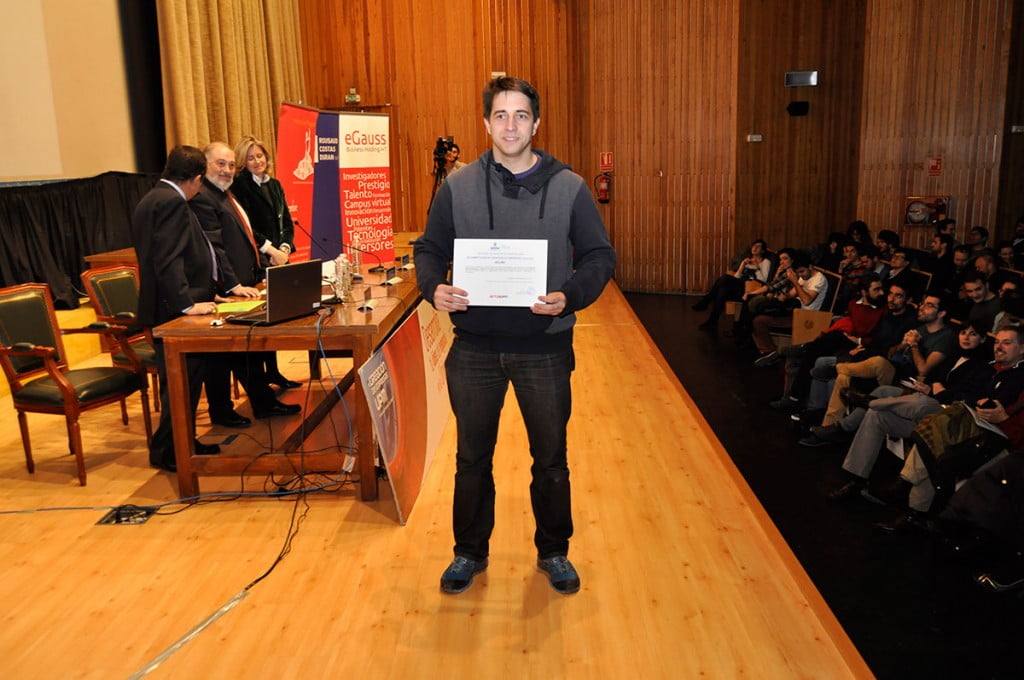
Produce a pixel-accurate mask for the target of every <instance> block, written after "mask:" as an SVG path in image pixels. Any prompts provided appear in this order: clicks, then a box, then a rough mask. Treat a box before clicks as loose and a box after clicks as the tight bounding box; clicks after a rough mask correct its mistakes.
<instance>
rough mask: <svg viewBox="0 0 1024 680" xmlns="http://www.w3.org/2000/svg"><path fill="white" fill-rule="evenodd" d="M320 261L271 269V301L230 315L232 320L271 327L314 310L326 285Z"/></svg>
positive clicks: (283, 265)
mask: <svg viewBox="0 0 1024 680" xmlns="http://www.w3.org/2000/svg"><path fill="white" fill-rule="evenodd" d="M321 271H322V267H321V265H320V260H309V261H307V262H296V263H294V264H282V265H279V266H277V267H268V268H267V300H266V303H264V305H263V306H262V307H261V308H260V309H256V310H253V311H251V312H246V313H245V314H236V315H234V316H229V317H227V322H228V323H237V324H244V325H249V326H252V325H256V326H270V325H272V324H275V323H281V322H282V321H288V320H289V319H295V318H298V317H300V316H306V315H307V314H312V313H314V312H315V311H316V310H317V309H319V308H320V300H321V299H322V296H321V289H322V286H323V276H322V274H321Z"/></svg>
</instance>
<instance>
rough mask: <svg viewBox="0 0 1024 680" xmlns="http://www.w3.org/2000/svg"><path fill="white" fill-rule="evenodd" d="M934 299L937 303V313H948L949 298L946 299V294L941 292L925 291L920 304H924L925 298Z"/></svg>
mask: <svg viewBox="0 0 1024 680" xmlns="http://www.w3.org/2000/svg"><path fill="white" fill-rule="evenodd" d="M930 297H932V298H935V299H936V300H938V301H939V303H938V305H939V306H938V309H937V310H936V311H937V312H947V311H949V298H947V297H946V293H945V292H944V291H942V290H938V289H936V288H932V289H931V290H928V291H925V294H924V295H922V296H921V302H924V299H925V298H930Z"/></svg>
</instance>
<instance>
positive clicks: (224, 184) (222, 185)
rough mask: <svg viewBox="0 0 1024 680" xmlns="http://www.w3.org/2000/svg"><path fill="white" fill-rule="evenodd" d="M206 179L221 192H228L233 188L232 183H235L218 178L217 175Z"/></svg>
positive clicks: (231, 180)
mask: <svg viewBox="0 0 1024 680" xmlns="http://www.w3.org/2000/svg"><path fill="white" fill-rule="evenodd" d="M206 179H208V180H210V183H211V184H213V185H214V186H215V187H217V188H218V189H220V190H221V191H227V190H228V189H229V188H230V187H231V183H232V182H233V181H234V180H233V179H230V180H227V181H224V180H222V179H221V178H220V177H217V176H216V175H214V176H213V177H207V178H206Z"/></svg>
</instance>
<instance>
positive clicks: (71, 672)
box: [0, 286, 870, 678]
mask: <svg viewBox="0 0 1024 680" xmlns="http://www.w3.org/2000/svg"><path fill="white" fill-rule="evenodd" d="M575 346H576V355H577V371H576V373H575V375H574V378H573V381H574V397H575V404H574V416H573V419H572V421H571V423H570V427H569V456H570V468H571V470H572V480H573V496H574V517H575V522H576V536H575V537H574V539H573V542H572V549H571V554H570V557H571V558H572V560H573V562H574V563H575V564H576V566H577V568H578V569H579V571H580V575H581V578H582V581H583V589H582V590H581V592H580V593H578V594H576V595H572V596H562V595H559V594H557V593H555V592H554V591H552V590H551V589H550V588H549V586H548V585H547V582H546V580H545V579H544V578H543V576H542V575H541V574H539V573H538V572H537V571H536V569H535V566H534V565H535V554H534V551H533V545H532V535H533V519H532V514H531V511H530V505H529V496H528V488H527V487H528V484H529V466H530V462H529V455H528V452H527V446H526V437H525V432H524V430H523V427H522V422H521V420H520V418H519V415H518V410H517V409H516V408H515V405H514V397H510V399H509V401H510V403H509V404H508V406H507V407H506V410H505V414H504V415H505V417H504V419H503V422H502V430H501V433H500V437H499V443H498V450H497V454H496V463H495V468H496V469H495V477H496V479H497V481H498V500H497V527H496V530H495V535H494V537H493V540H492V554H491V562H490V567H489V569H488V571H487V572H486V573H485V574H482V575H480V576H478V577H477V580H476V583H475V584H474V585H473V587H472V588H471V589H470V590H469V591H467V592H465V593H463V594H461V595H457V596H447V595H443V594H442V593H440V591H439V590H438V579H439V577H440V574H441V571H442V570H443V569H444V567H445V566H446V565H447V563H448V561H449V559H450V557H451V536H450V507H451V487H452V477H453V474H454V423H453V422H451V423H449V427H448V429H447V431H446V433H445V436H444V439H443V441H442V444H441V448H440V450H439V451H438V454H437V456H436V457H435V459H434V462H433V465H432V467H431V469H430V470H429V472H428V473H427V476H426V479H425V482H424V488H423V491H422V493H421V495H420V498H419V500H418V502H417V504H416V507H415V508H414V510H413V512H412V513H411V516H410V517H409V521H408V524H407V525H406V526H404V527H402V526H399V525H398V523H397V522H396V519H395V518H396V513H395V510H394V505H393V502H392V500H391V497H390V492H389V491H388V489H387V485H386V484H385V483H382V485H381V499H380V500H379V501H376V502H374V503H370V504H365V503H362V502H360V501H358V500H356V493H355V490H354V489H353V488H352V487H347V488H345V489H343V490H342V491H340V492H337V493H332V494H324V493H318V494H311V495H309V496H308V497H307V499H306V501H307V502H308V510H307V509H306V508H305V507H304V506H303V505H302V504H300V505H299V506H298V511H299V512H300V513H301V512H302V511H303V510H307V511H306V515H305V519H304V521H302V523H301V525H300V527H299V530H298V534H297V535H296V536H295V537H294V540H293V541H292V543H291V551H290V553H289V554H288V555H287V556H285V557H284V558H283V560H282V561H281V562H280V563H279V564H278V565H277V567H276V568H275V569H274V570H273V571H272V572H271V573H270V574H269V576H267V577H266V578H265V579H264V580H262V581H260V582H259V583H257V584H256V585H254V586H252V587H251V588H250V589H249V590H248V591H246V590H245V588H246V586H247V585H248V584H249V583H250V582H252V581H253V580H254V579H256V578H257V577H259V576H260V575H261V574H263V573H264V572H265V571H266V570H267V569H268V567H270V565H271V564H272V563H273V561H274V559H275V557H276V556H277V555H278V553H279V552H280V551H281V549H282V546H283V543H284V541H285V538H286V536H287V534H288V529H289V524H290V521H291V518H292V514H293V510H294V509H295V508H296V503H295V501H294V500H292V499H289V500H284V499H270V498H261V497H246V498H240V499H237V500H232V501H230V502H223V503H212V504H204V505H198V506H194V507H188V508H185V509H184V510H183V511H181V512H179V513H177V514H169V515H159V516H154V517H152V518H151V519H150V520H149V521H148V522H147V523H145V524H142V525H138V526H97V525H96V522H97V520H99V518H100V517H101V516H102V515H103V514H104V512H105V506H111V505H119V504H124V503H137V504H152V503H160V502H167V501H171V500H173V499H174V498H175V495H176V494H175V489H174V478H173V477H172V476H171V475H169V474H166V473H160V472H157V471H155V470H153V469H151V468H149V467H148V466H147V454H146V451H145V447H144V445H143V437H144V435H143V428H142V422H141V410H140V408H139V406H138V400H137V399H134V400H133V402H134V403H131V406H132V409H131V415H132V420H131V423H130V424H129V426H128V427H127V428H125V427H123V426H122V425H121V423H120V418H119V414H118V409H117V408H116V407H112V408H109V407H108V408H107V409H104V410H101V411H99V412H93V413H90V414H87V415H86V416H85V417H84V418H83V421H82V429H83V435H84V441H85V449H86V462H87V466H88V474H89V484H88V486H86V487H84V488H81V487H79V486H78V483H77V478H76V477H75V475H74V462H73V460H72V459H71V458H70V457H68V456H67V455H66V453H64V452H66V445H65V429H64V426H63V422H62V421H61V419H60V418H58V417H54V416H51V417H44V416H37V415H30V416H29V421H30V427H31V431H32V434H33V437H34V444H35V447H34V448H35V453H36V473H35V474H34V475H31V476H30V475H29V474H28V473H27V472H26V471H25V467H24V458H23V455H22V452H21V444H20V440H19V437H18V428H17V423H16V420H15V414H14V410H13V408H11V406H10V397H5V398H4V401H6V402H7V403H0V453H2V455H0V510H2V511H4V514H3V515H0V563H2V564H3V565H4V578H3V579H2V582H0V601H2V602H4V603H5V604H6V606H7V614H6V615H5V617H4V622H3V629H4V633H3V635H2V641H0V672H2V675H3V676H4V677H5V678H47V677H52V678H57V677H60V678H66V677H83V678H112V677H117V678H125V677H131V676H133V675H134V674H141V673H144V672H147V671H148V672H149V673H148V676H147V677H154V678H197V677H219V678H229V677H249V678H298V677H354V678H364V677H367V678H369V677H374V678H425V677H435V676H437V677H440V676H445V677H460V676H468V677H521V678H532V677H537V678H542V677H543V678H624V677H637V678H694V677H698V676H703V677H710V678H735V677H751V678H794V677H798V678H823V677H827V678H842V677H870V672H869V670H868V669H867V667H866V666H865V665H864V663H863V661H862V660H861V658H860V656H859V655H858V654H857V652H856V650H855V649H854V647H853V645H852V644H851V643H850V641H849V639H848V638H847V637H846V635H845V634H844V633H843V631H842V629H841V628H840V626H839V624H838V623H837V622H836V620H835V618H834V617H833V616H832V613H831V612H830V611H829V610H828V608H827V606H826V605H825V603H824V602H823V600H822V598H821V597H820V596H819V594H818V593H817V591H816V590H815V589H814V586H813V584H812V583H811V581H810V579H809V578H808V577H807V576H806V574H805V573H804V572H803V571H802V570H801V569H800V567H799V565H798V563H797V561H796V559H795V558H794V557H793V555H792V553H791V552H790V550H789V549H788V547H787V546H786V544H785V543H784V541H783V540H782V538H781V537H780V536H779V534H778V532H777V531H776V529H775V528H774V526H773V525H772V524H771V522H770V520H769V519H768V517H767V515H766V514H765V513H764V511H763V510H762V508H761V506H760V505H759V504H758V502H757V500H756V498H755V497H754V496H753V494H752V493H751V492H750V490H749V489H748V487H747V486H746V484H745V483H744V482H743V480H742V478H741V477H740V475H739V474H738V472H737V471H736V470H735V468H734V467H733V464H732V462H731V461H730V460H729V457H728V456H727V455H726V453H725V451H724V450H723V449H722V448H721V446H720V444H719V443H718V441H717V440H716V439H715V437H714V435H713V434H712V433H711V431H710V429H709V428H708V426H707V424H706V423H705V422H704V419H703V417H702V416H701V414H700V413H699V412H697V411H696V409H695V407H694V405H693V403H692V402H691V400H690V399H689V397H688V396H687V394H686V393H685V391H684V390H683V389H682V387H681V386H680V384H679V383H678V381H677V379H676V378H675V377H674V375H673V374H672V372H671V370H669V369H668V367H667V366H666V364H665V362H664V361H663V359H662V358H661V356H660V354H659V353H658V351H657V349H655V347H654V345H653V343H652V342H651V341H650V339H649V337H648V336H647V334H646V332H645V331H644V330H643V328H642V327H641V326H640V324H639V322H638V321H637V319H636V317H635V316H634V315H633V313H632V311H631V310H630V308H629V306H628V305H627V304H626V302H625V300H624V299H623V297H622V295H621V294H620V293H619V291H618V289H617V288H615V287H614V286H611V287H609V290H608V291H606V293H605V294H604V296H602V298H601V300H600V301H599V302H598V303H597V304H596V305H594V306H593V307H592V308H591V309H588V310H586V311H585V312H584V313H583V314H581V315H580V322H579V324H578V326H577V330H576V345H575ZM96 361H97V362H100V363H102V358H97V359H96ZM281 363H282V366H283V367H284V370H285V372H286V373H287V374H288V375H289V376H290V377H292V378H305V377H306V373H305V370H304V367H303V362H302V357H301V356H299V355H294V356H292V355H284V354H282V357H281ZM289 398H292V395H290V396H289ZM294 398H299V395H297V394H296V395H294ZM336 410H337V409H336ZM336 420H338V421H340V423H341V425H339V427H341V428H344V425H343V422H344V418H343V417H339V418H337V419H336ZM199 422H200V425H201V429H206V426H204V425H203V423H204V415H203V414H201V415H200V418H199ZM321 429H322V430H325V429H326V430H329V429H330V428H321ZM218 432H220V433H221V434H225V432H224V431H220V430H215V431H214V432H213V434H214V435H216V434H217V433H218ZM240 432H242V433H244V435H243V436H252V437H254V438H255V439H257V440H260V441H262V442H264V443H266V441H267V439H268V431H267V428H266V426H265V425H264V424H262V423H257V424H255V425H254V426H253V427H252V428H249V429H248V430H242V431H240ZM317 436H318V437H319V438H320V441H321V443H322V444H323V445H327V444H329V443H331V441H333V440H334V438H335V437H336V434H335V433H334V432H326V431H325V432H318V435H317ZM342 436H344V433H342ZM207 441H217V437H212V438H211V439H208V440H207ZM239 485H240V480H238V479H235V478H217V479H212V480H211V479H204V480H203V484H202V489H203V491H204V492H210V491H214V490H220V491H236V490H238V488H239ZM245 486H246V488H247V489H248V490H250V491H259V490H262V489H264V488H265V487H267V486H268V485H267V484H265V480H264V479H263V478H259V479H256V478H250V479H248V480H247V482H246V485H245ZM269 488H274V487H273V485H269ZM174 507H175V508H178V509H180V508H181V506H174ZM49 508H78V509H60V510H54V511H46V512H31V511H32V510H42V509H49ZM230 605H233V606H231V607H230V609H228V610H227V611H225V612H223V613H222V615H221V616H220V617H219V618H216V619H215V620H213V621H212V622H210V623H209V624H208V625H207V626H206V627H205V628H202V629H201V630H200V631H199V632H197V633H196V634H195V635H194V637H192V638H191V639H190V640H188V641H187V642H184V643H183V644H180V646H178V647H174V645H175V643H179V642H180V641H181V640H182V638H183V636H186V635H187V634H188V633H189V632H190V631H192V630H193V629H195V628H196V627H197V626H200V624H202V623H203V622H204V621H206V620H207V619H209V618H210V617H211V616H212V615H214V614H215V613H216V612H218V610H219V609H221V608H222V607H226V606H230ZM166 651H170V653H169V654H164V653H165V652H166Z"/></svg>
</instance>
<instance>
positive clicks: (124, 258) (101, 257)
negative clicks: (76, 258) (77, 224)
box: [85, 248, 139, 269]
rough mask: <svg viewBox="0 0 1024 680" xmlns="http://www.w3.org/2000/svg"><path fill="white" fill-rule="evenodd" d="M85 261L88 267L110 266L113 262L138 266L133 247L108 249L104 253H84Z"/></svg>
mask: <svg viewBox="0 0 1024 680" xmlns="http://www.w3.org/2000/svg"><path fill="white" fill-rule="evenodd" d="M85 261H86V263H87V264H88V265H89V269H98V268H99V267H111V266H113V265H115V264H129V265H134V266H136V267H137V266H138V265H139V258H138V256H136V254H135V248H121V249H120V250H108V251H107V252H105V253H93V254H92V255H86V256H85Z"/></svg>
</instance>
